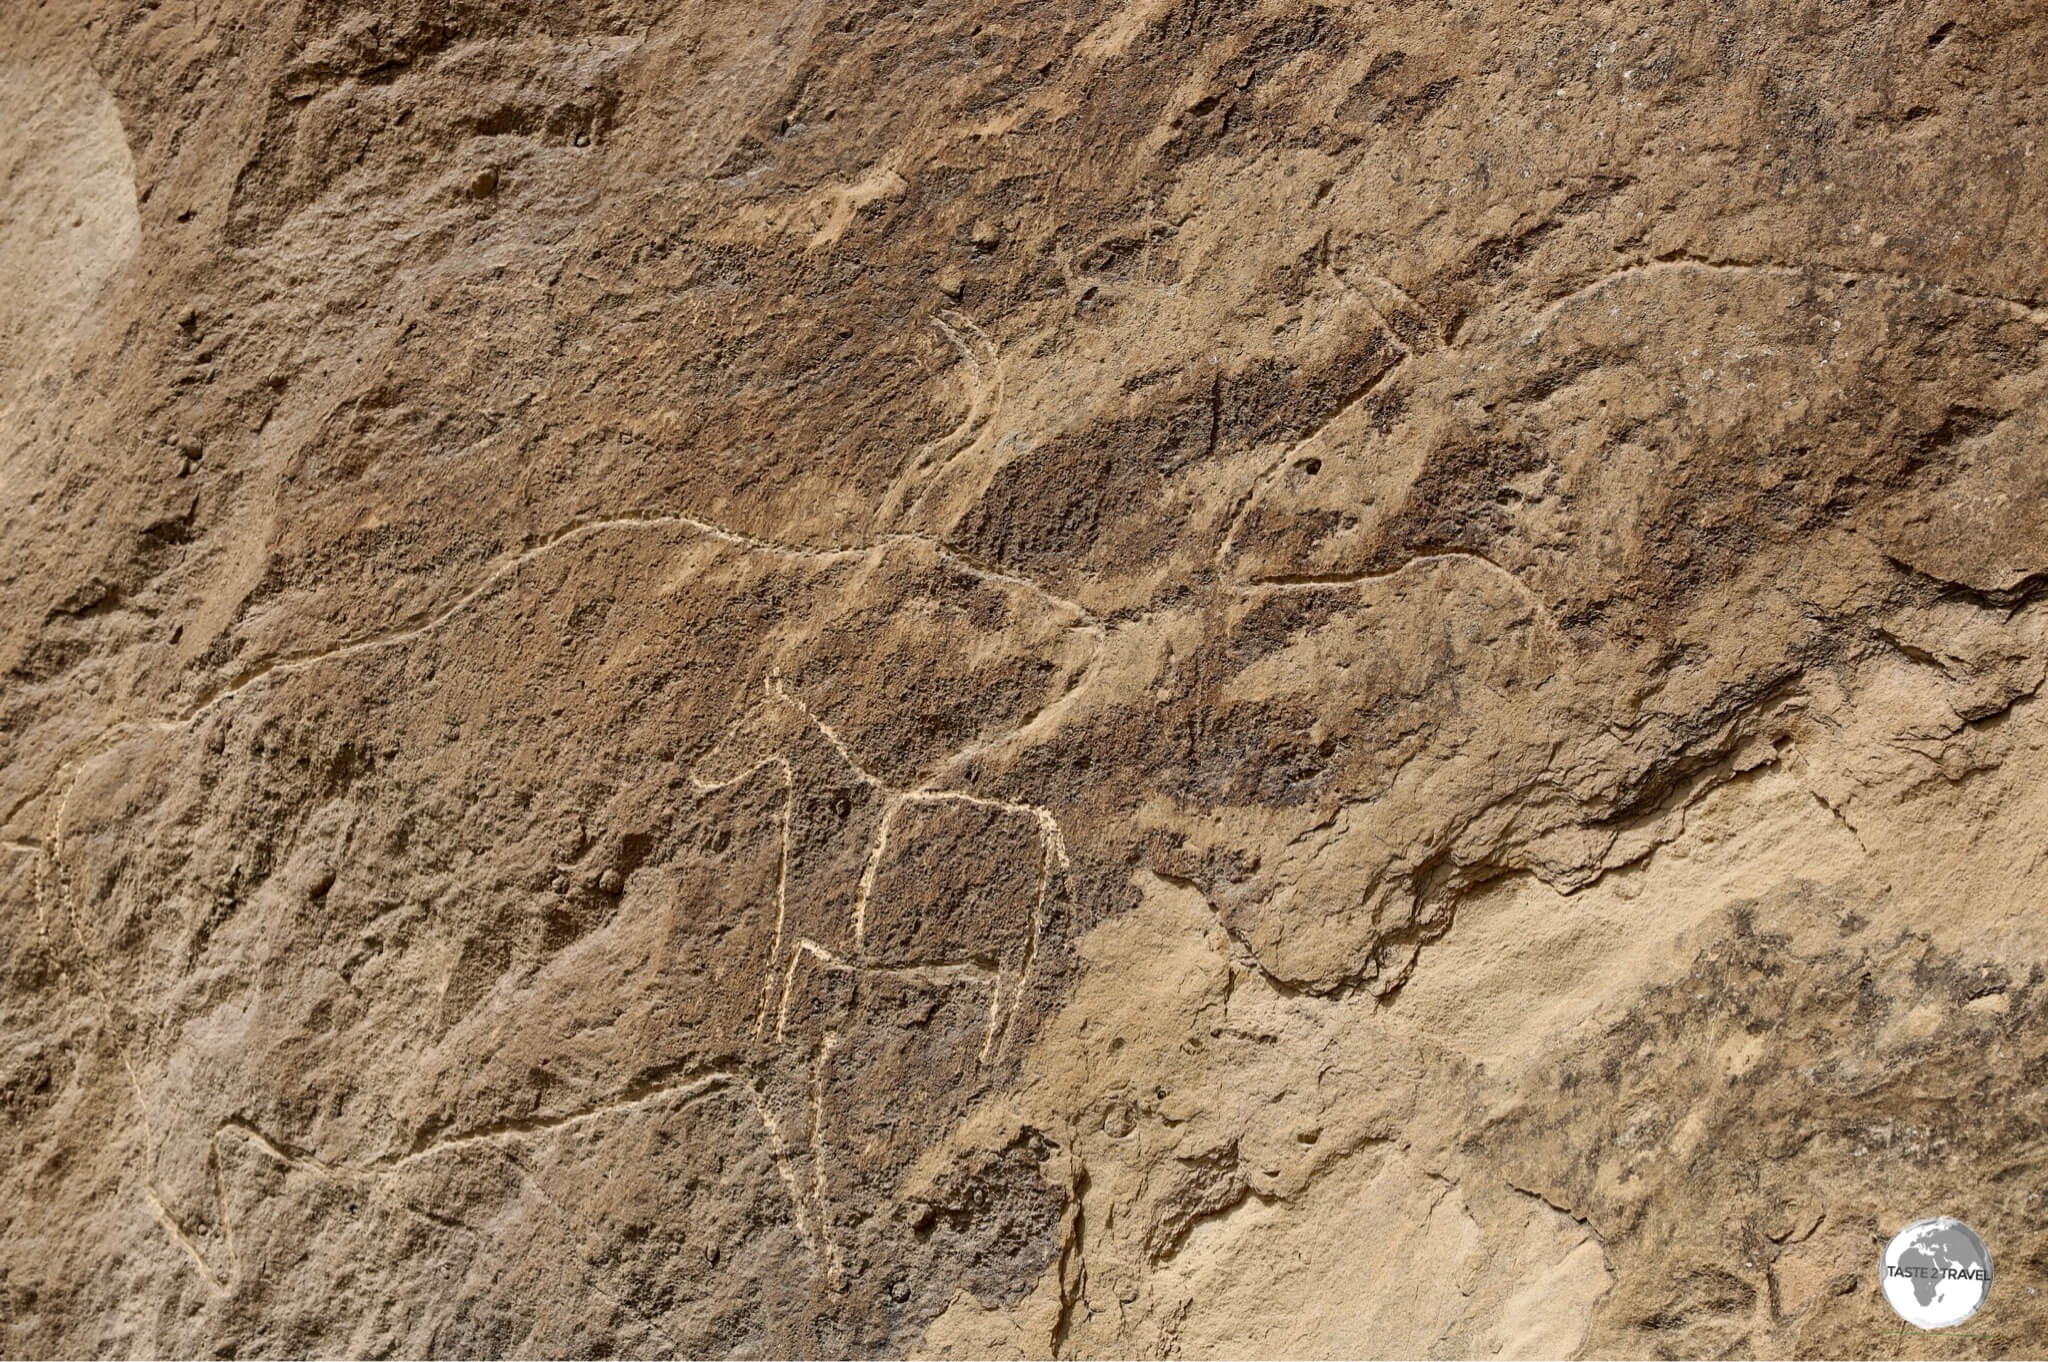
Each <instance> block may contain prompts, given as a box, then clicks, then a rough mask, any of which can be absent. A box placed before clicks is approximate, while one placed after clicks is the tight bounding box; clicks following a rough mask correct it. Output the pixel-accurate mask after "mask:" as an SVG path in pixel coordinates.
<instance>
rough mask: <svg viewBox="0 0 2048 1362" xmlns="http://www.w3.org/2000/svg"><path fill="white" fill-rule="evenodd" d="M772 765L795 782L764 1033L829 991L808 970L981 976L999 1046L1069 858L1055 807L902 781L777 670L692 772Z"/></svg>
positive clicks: (731, 777)
mask: <svg viewBox="0 0 2048 1362" xmlns="http://www.w3.org/2000/svg"><path fill="white" fill-rule="evenodd" d="M766 766H773V767H775V768H776V769H777V770H778V771H779V772H780V774H781V776H782V778H783V780H784V782H785V784H786V787H787V791H788V794H787V799H786V803H785V806H784V807H785V813H784V830H783V867H782V878H781V883H780V886H779V888H778V892H777V898H778V901H777V903H776V905H775V932H774V945H773V949H772V951H771V953H770V964H769V968H768V971H767V977H766V978H764V980H763V981H762V988H761V1011H760V1020H759V1022H758V1023H757V1030H758V1031H760V1032H761V1033H763V1034H766V1033H767V1032H768V1031H769V1028H770V1027H771V1026H772V1027H773V1034H774V1035H775V1037H776V1038H777V1039H778V1040H784V1041H786V1040H787V1039H788V1038H789V1036H790V1033H791V1030H792V1027H793V1026H796V1027H798V1028H799V1029H802V1026H801V1022H802V1008H803V1006H804V1004H805V1000H806V999H812V1000H814V1001H815V1000H817V999H818V998H819V997H820V995H821V994H825V993H829V992H831V990H826V989H821V988H809V987H800V979H802V978H804V977H808V976H809V975H810V974H815V973H817V972H818V971H821V970H822V971H826V972H841V973H843V972H847V971H852V972H855V973H871V972H876V971H881V972H888V973H896V974H910V975H922V976H925V977H928V978H931V979H933V980H934V981H938V980H947V979H956V978H959V977H961V976H962V975H968V974H979V975H981V976H982V977H984V978H985V979H986V980H987V982H988V987H989V994H990V997H989V1016H988V1025H987V1030H986V1033H985V1037H984V1042H983V1046H982V1052H981V1054H982V1058H983V1059H987V1058H990V1057H991V1056H993V1055H994V1054H995V1053H996V1051H997V1050H998V1049H999V1048H1000V1046H1001V1044H1002V1041H1003V1038H1004V1036H1005V1035H1006V1033H1007V1031H1008V1029H1009V1025H1010V1021H1011V1019H1012V1017H1013V1016H1014V1015H1015V1012H1016V1007H1017V1002H1018V1000H1019V998H1020V997H1021V995H1022V993H1023V989H1024V987H1025V984H1026V983H1027V982H1028V979H1029V975H1030V971H1031V965H1032V961H1033V958H1034V956H1035V955H1036V953H1037V949H1038V944H1039V935H1040V933H1041V931H1042V930H1043V929H1044V924H1045V916H1046V908H1047V903H1048V901H1049V898H1050V896H1051V895H1052V894H1053V893H1054V892H1055V889H1056V886H1057V883H1058V880H1059V877H1060V876H1062V875H1064V874H1065V872H1066V868H1067V856H1066V849H1065V846H1064V844H1063V842H1062V840H1061V838H1060V833H1059V826H1058V824H1057V823H1056V822H1055V821H1054V820H1053V818H1052V816H1051V814H1049V813H1048V812H1046V811H1045V810H1044V809H1041V808H1038V807H1036V806H1034V805H1027V804H1013V803H1008V802H1005V801H1001V800H992V799H982V798H978V797H976V796H973V795H967V794H961V793H957V792H953V791H944V790H931V789H912V790H905V789H892V788H890V787H889V786H888V785H887V784H885V783H884V782H883V781H882V780H880V779H879V778H877V777H875V776H873V775H870V774H869V773H868V772H867V771H865V770H863V769H862V768H861V766H860V764H859V763H858V762H857V761H855V760H854V758H853V756H852V754H851V753H850V752H848V750H847V749H846V746H845V745H844V744H843V743H842V742H840V740H839V739H838V737H837V736H836V735H835V734H834V733H833V732H832V730H831V729H830V728H829V727H828V726H827V725H825V724H824V723H823V722H821V721H820V720H819V719H818V718H817V716H816V715H814V714H813V713H812V712H811V711H810V709H809V708H808V707H807V706H806V705H805V704H804V703H803V702H802V700H800V699H798V698H797V697H796V696H795V695H794V694H792V693H791V692H790V691H789V690H788V689H787V688H786V687H785V686H784V685H783V684H782V683H781V682H780V681H779V680H778V679H776V678H774V677H770V678H769V679H768V681H767V682H766V683H765V686H764V693H763V695H762V697H761V699H760V700H759V701H758V702H757V703H756V704H754V705H753V706H752V707H750V708H749V709H748V710H747V711H746V712H745V713H744V714H742V715H741V716H740V718H739V719H738V720H737V721H736V722H735V723H734V724H732V725H731V726H730V727H729V728H728V729H726V731H725V732H724V733H723V734H722V735H721V737H720V739H719V741H718V742H717V743H716V744H715V745H714V746H713V748H712V750H711V751H710V752H708V753H706V754H705V755H704V757H703V758H701V759H700V760H699V761H698V763H697V764H696V767H695V768H694V769H693V771H692V772H691V778H692V780H693V781H694V782H695V783H696V784H697V786H698V787H699V788H700V789H705V790H709V789H716V788H719V787H721V786H724V785H727V784H730V783H731V782H733V781H735V780H739V779H743V778H745V777H746V776H748V775H751V774H752V773H754V772H756V771H759V770H760V769H762V768H763V767H766ZM807 962H808V964H809V965H810V967H811V968H810V970H808V971H807V970H806V969H805V966H806V963H807ZM828 1029H829V1028H828Z"/></svg>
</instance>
